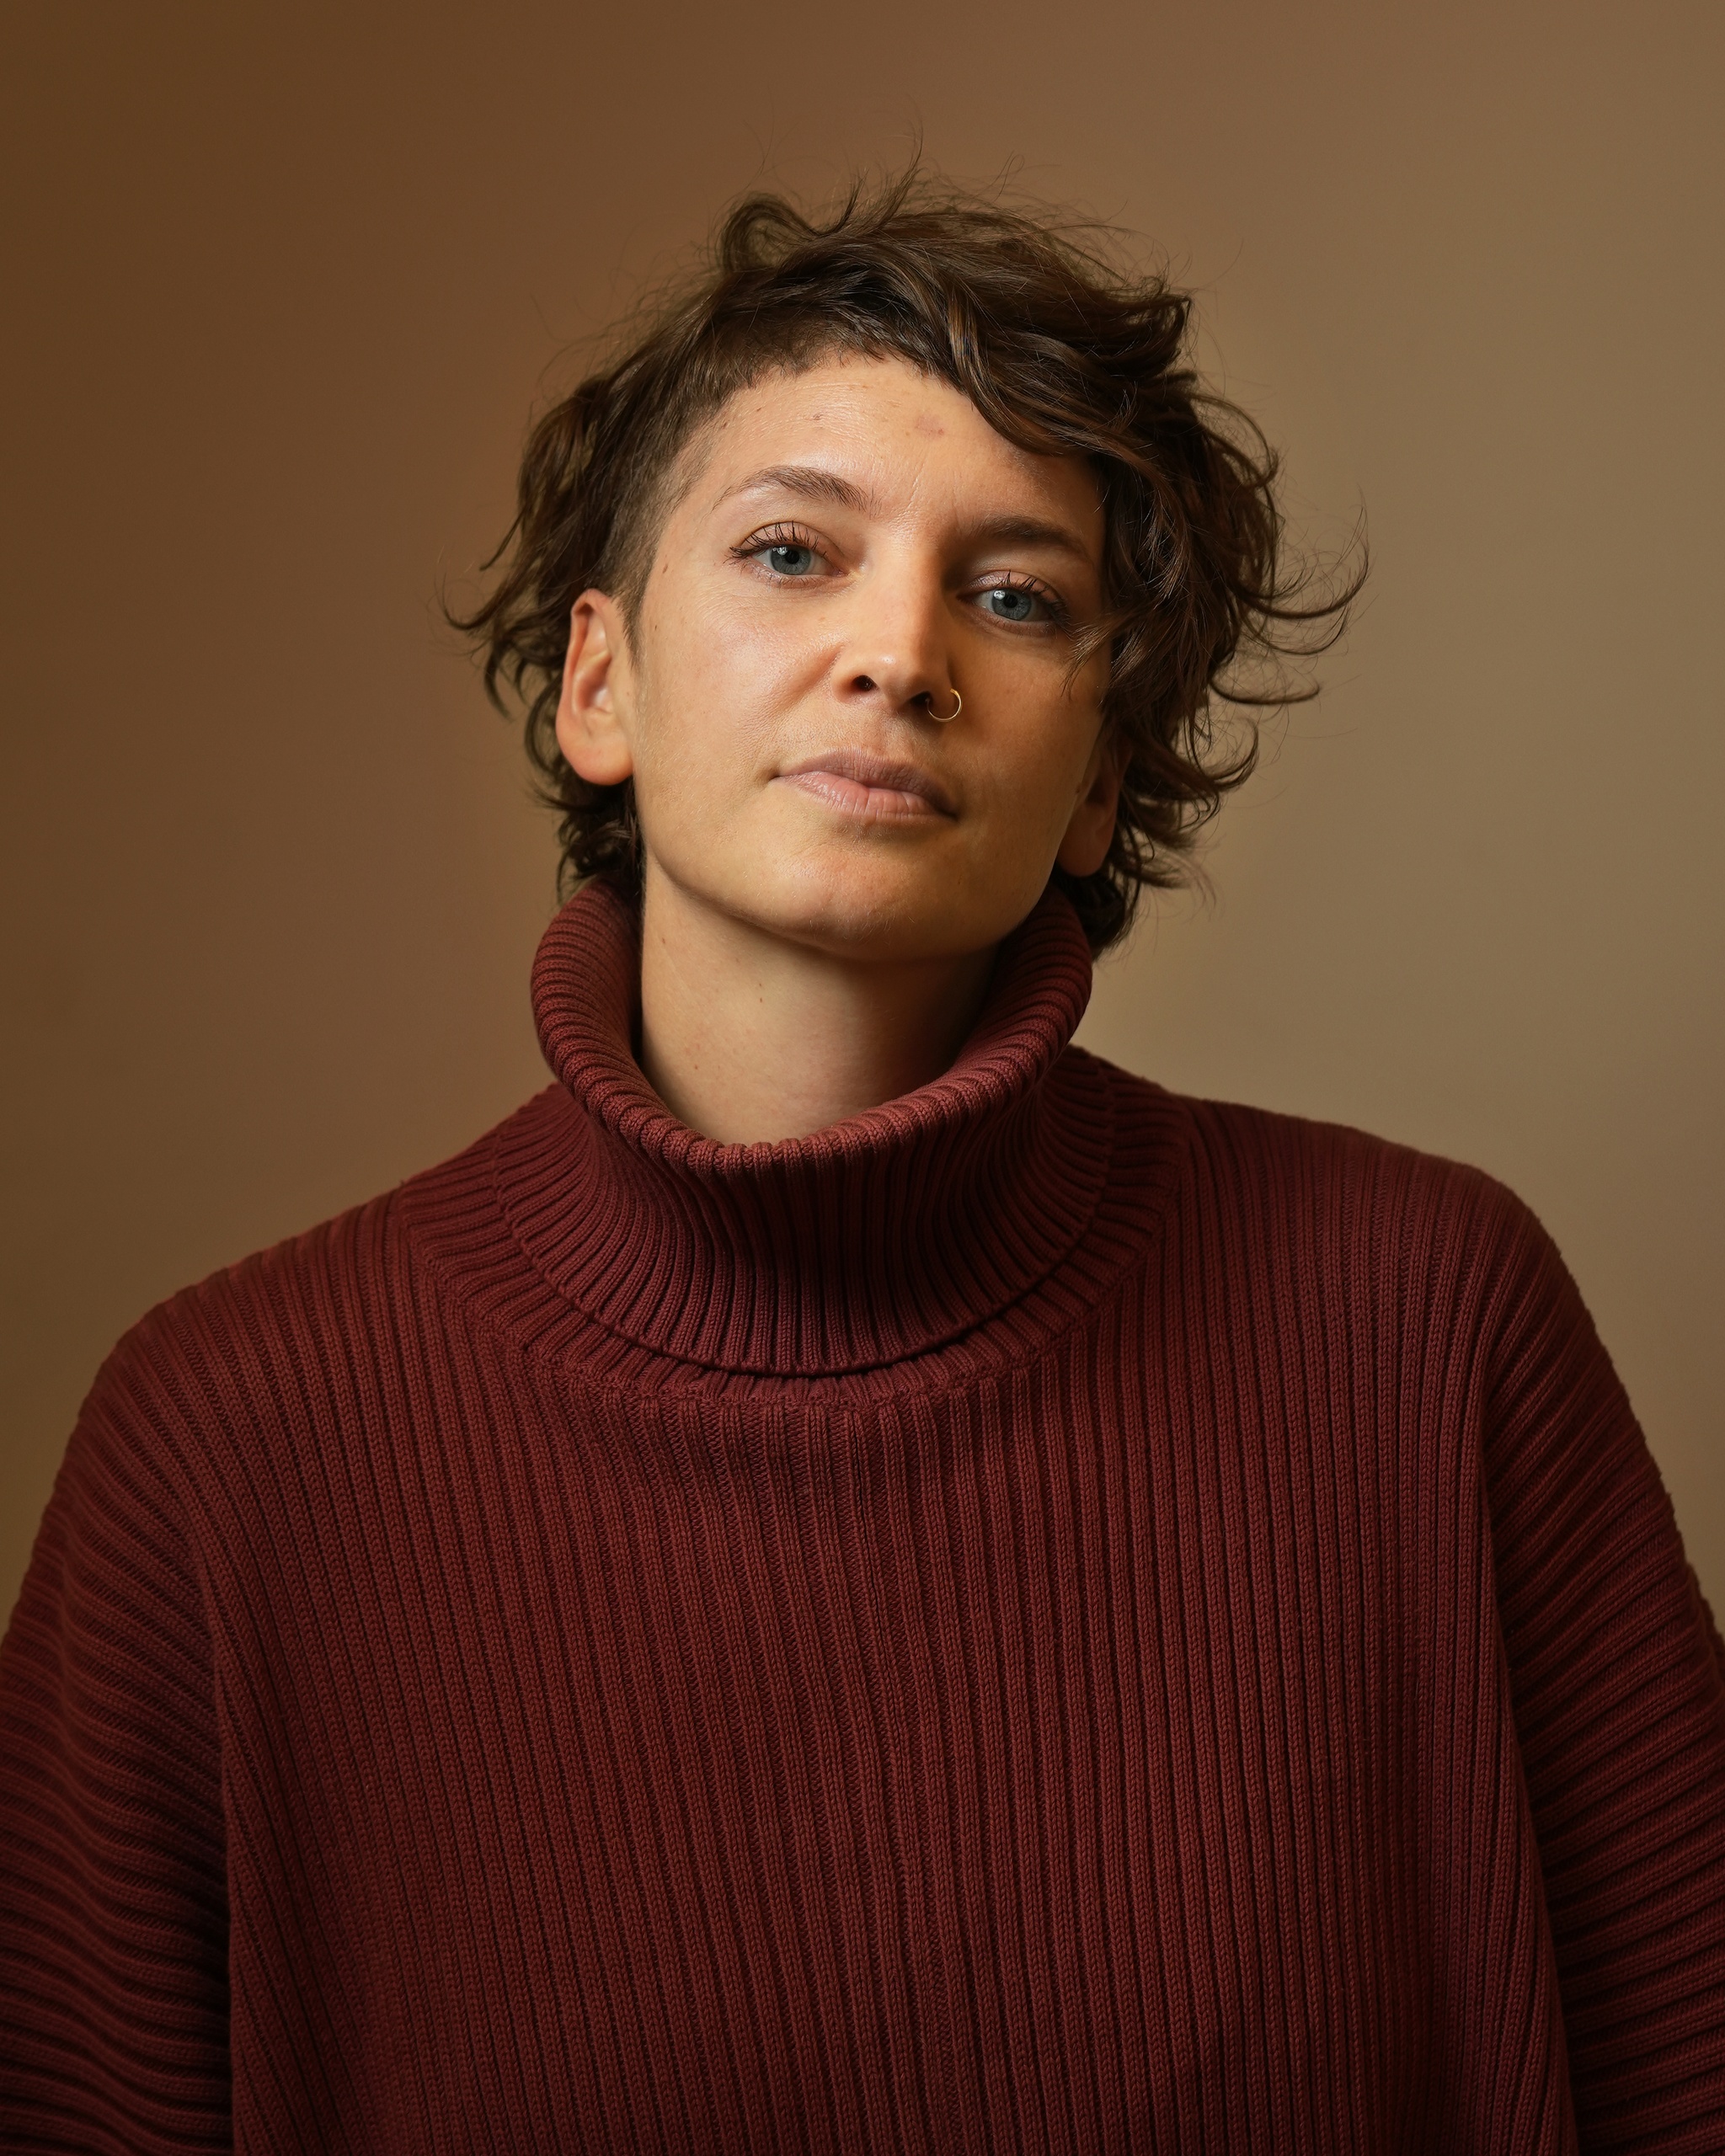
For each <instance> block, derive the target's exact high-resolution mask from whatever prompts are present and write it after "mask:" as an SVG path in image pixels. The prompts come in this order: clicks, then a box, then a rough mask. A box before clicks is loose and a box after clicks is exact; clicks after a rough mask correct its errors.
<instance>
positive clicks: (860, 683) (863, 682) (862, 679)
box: [852, 674, 874, 689]
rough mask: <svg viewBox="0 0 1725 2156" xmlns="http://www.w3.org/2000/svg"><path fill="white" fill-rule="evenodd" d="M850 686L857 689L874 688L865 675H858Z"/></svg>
mask: <svg viewBox="0 0 1725 2156" xmlns="http://www.w3.org/2000/svg"><path fill="white" fill-rule="evenodd" d="M852 686H853V687H856V688H858V689H872V688H873V686H874V684H873V681H871V680H869V678H868V675H866V674H859V675H857V679H856V680H855V682H854V683H853V684H852Z"/></svg>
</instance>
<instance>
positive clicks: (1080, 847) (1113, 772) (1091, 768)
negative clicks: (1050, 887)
mask: <svg viewBox="0 0 1725 2156" xmlns="http://www.w3.org/2000/svg"><path fill="white" fill-rule="evenodd" d="M1124 768H1125V762H1124V756H1123V755H1122V753H1121V747H1120V744H1119V740H1118V739H1117V738H1116V737H1115V736H1114V734H1110V733H1108V732H1107V731H1104V732H1103V733H1102V734H1098V735H1097V743H1096V746H1095V748H1094V749H1092V750H1091V752H1090V761H1089V762H1088V763H1087V765H1086V766H1085V767H1084V776H1083V778H1082V779H1081V781H1080V782H1079V792H1078V801H1077V805H1076V807H1075V808H1074V809H1073V811H1072V819H1071V822H1070V823H1069V824H1068V825H1067V826H1066V830H1065V836H1064V837H1063V838H1062V839H1061V841H1060V851H1058V852H1057V853H1056V854H1055V860H1056V861H1057V862H1059V864H1060V867H1062V868H1064V869H1065V872H1066V873H1067V874H1068V875H1069V876H1093V875H1095V873H1096V872H1097V869H1098V868H1100V867H1102V865H1103V862H1105V861H1106V860H1107V859H1108V848H1109V847H1110V846H1112V845H1113V844H1114V819H1115V818H1116V816H1117V815H1118V814H1119V808H1120V779H1121V776H1122V773H1123V772H1124Z"/></svg>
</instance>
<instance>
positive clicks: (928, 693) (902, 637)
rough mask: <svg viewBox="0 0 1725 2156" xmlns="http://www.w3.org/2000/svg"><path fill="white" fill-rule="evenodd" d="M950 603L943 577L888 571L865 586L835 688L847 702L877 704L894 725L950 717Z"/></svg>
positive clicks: (909, 566) (922, 570)
mask: <svg viewBox="0 0 1725 2156" xmlns="http://www.w3.org/2000/svg"><path fill="white" fill-rule="evenodd" d="M947 627H948V622H947V601H946V593H945V591H944V590H943V588H942V583H941V579H940V575H939V574H938V571H937V570H935V569H933V568H928V567H919V565H917V564H916V563H900V564H895V565H894V566H892V567H890V568H889V567H885V566H883V567H882V568H879V569H877V570H876V571H875V573H874V574H873V575H871V576H869V577H868V578H866V579H863V584H862V587H861V589H860V590H858V592H857V603H856V609H855V613H854V616H853V617H852V622H851V623H850V625H849V632H848V634H847V635H846V639H845V643H844V645H843V648H841V651H840V652H839V653H838V654H836V657H837V665H836V685H837V688H838V691H839V695H840V696H841V699H843V700H844V701H845V702H852V703H863V704H877V705H879V707H883V708H884V712H889V713H890V714H891V716H893V717H895V718H927V717H928V716H929V715H930V713H931V712H932V711H941V712H944V711H946V710H948V709H949V708H950V707H951V706H952V703H953V698H954V697H955V696H956V695H957V694H958V691H957V690H956V688H955V687H954V686H953V678H952V664H951V657H950V654H949V652H948V640H947Z"/></svg>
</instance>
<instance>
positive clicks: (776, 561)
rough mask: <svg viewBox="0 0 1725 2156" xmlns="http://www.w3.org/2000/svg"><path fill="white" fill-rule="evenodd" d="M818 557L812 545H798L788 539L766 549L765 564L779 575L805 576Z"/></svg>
mask: <svg viewBox="0 0 1725 2156" xmlns="http://www.w3.org/2000/svg"><path fill="white" fill-rule="evenodd" d="M819 560H820V556H819V555H818V554H817V553H816V552H815V551H814V548H813V547H798V546H797V545H795V544H794V543H793V542H791V541H789V540H786V541H784V542H782V544H779V545H777V546H772V547H768V548H767V549H766V561H767V566H768V568H771V569H772V570H773V571H774V573H775V574H777V575H779V576H807V575H808V574H809V571H810V570H811V569H812V568H814V564H815V563H816V562H817V561H819Z"/></svg>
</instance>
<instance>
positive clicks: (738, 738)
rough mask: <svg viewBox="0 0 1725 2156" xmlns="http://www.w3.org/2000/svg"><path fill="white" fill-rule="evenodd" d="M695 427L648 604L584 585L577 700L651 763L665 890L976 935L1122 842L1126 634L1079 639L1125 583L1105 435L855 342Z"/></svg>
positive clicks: (810, 930)
mask: <svg viewBox="0 0 1725 2156" xmlns="http://www.w3.org/2000/svg"><path fill="white" fill-rule="evenodd" d="M686 458H687V461H688V463H689V466H690V474H689V476H688V477H687V478H686V479H685V480H684V481H683V483H682V484H681V487H680V488H679V489H678V499H677V502H676V507H675V509H674V510H672V512H671V514H670V516H669V517H668V519H667V520H666V522H665V527H664V530H663V531H662V533H661V535H660V541H659V545H658V548H657V552H656V555H655V558H654V565H653V568H652V572H651V574H650V575H649V578H648V580H647V584H646V589H645V593H644V599H643V601H642V604H641V606H640V608H639V611H638V617H637V619H636V621H635V622H634V624H633V627H630V626H629V625H628V624H627V623H626V622H625V620H624V617H623V615H622V611H621V609H620V608H619V606H617V602H616V601H615V600H613V599H612V598H611V597H610V596H609V595H606V594H605V593H603V592H600V591H596V590H588V591H585V592H583V593H582V594H581V595H580V596H579V598H578V599H577V600H576V602H575V606H574V612H573V616H572V622H571V633H570V638H569V658H568V661H567V664H566V668H565V672H564V677H563V696H562V701H561V704H560V707H559V710H558V743H559V745H560V746H561V747H562V749H563V754H564V755H565V756H566V757H567V758H568V760H569V764H570V765H571V766H572V767H573V768H574V770H575V771H577V772H578V773H579V775H580V776H582V777H583V778H585V779H587V780H589V781H590V782H592V783H594V784H595V785H616V784H617V783H619V782H622V781H623V780H625V779H628V780H630V781H632V782H633V787H634V791H635V799H636V804H637V813H638V816H639V819H640V826H641V838H642V846H643V851H644V862H645V885H646V895H647V904H648V907H649V912H650V911H651V910H652V909H653V908H654V905H655V904H656V903H658V900H659V893H660V885H661V882H662V883H663V886H664V893H665V902H666V903H667V904H675V905H679V906H682V905H698V906H701V907H703V908H707V909H710V910H716V911H718V912H722V913H724V914H728V915H732V916H734V918H736V919H738V920H740V921H747V922H749V923H750V924H752V925H753V926H756V927H757V928H759V929H761V930H763V931H770V932H772V933H773V934H776V935H780V936H783V937H788V938H791V939H793V940H794V941H797V942H803V943H805V944H809V945H810V946H813V947H818V948H821V949H825V950H827V951H830V952H832V953H835V954H838V953H843V954H846V955H847V956H850V957H852V958H866V959H873V960H892V959H908V960H927V959H932V958H964V957H968V956H969V955H971V954H974V953H977V952H979V951H982V950H984V949H986V948H989V947H992V946H993V945H994V944H995V943H996V942H999V940H1000V938H1001V937H1002V936H1003V935H1004V934H1006V933H1007V931H1008V930H1009V929H1010V928H1012V926H1015V925H1016V924H1017V922H1018V921H1021V920H1023V917H1024V915H1025V914H1026V913H1027V912H1028V910H1029V909H1030V908H1031V906H1032V905H1034V903H1035V901H1036V899H1037V897H1038V895H1039V894H1040V892H1041V891H1042V889H1043V888H1044V885H1045V883H1047V881H1048V877H1049V871H1050V869H1051V868H1052V867H1054V866H1055V862H1059V863H1060V866H1061V867H1063V868H1065V869H1066V870H1067V871H1068V872H1069V873H1072V874H1074V875H1078V876H1083V875H1087V874H1090V873H1093V872H1094V870H1095V869H1097V867H1100V865H1101V863H1102V862H1103V858H1104V857H1105V856H1106V854H1107V851H1108V844H1109V841H1110V839H1111V837H1112V835H1113V826H1114V806H1115V801H1116V798H1117V795H1118V772H1117V770H1116V768H1115V766H1114V761H1113V759H1112V757H1111V755H1110V753H1109V751H1110V744H1109V743H1108V740H1107V739H1105V735H1104V729H1103V716H1102V697H1103V690H1104V687H1105V685H1106V679H1107V660H1106V654H1098V653H1095V652H1092V653H1091V654H1089V656H1088V657H1082V656H1081V655H1080V654H1079V652H1078V647H1077V643H1076V638H1077V632H1079V631H1080V630H1081V629H1082V628H1083V627H1087V626H1088V625H1090V624H1091V623H1092V622H1094V620H1095V619H1096V617H1097V614H1098V612H1099V611H1100V608H1101V590H1100V570H1099V563H1098V557H1099V554H1100V550H1101V545H1102V538H1103V529H1102V526H1103V520H1102V513H1101V508H1100V504H1099V502H1098V499H1097V485H1096V480H1095V477H1094V475H1093V473H1092V472H1091V471H1090V470H1088V469H1087V467H1086V466H1085V465H1084V464H1083V463H1082V462H1080V461H1079V460H1077V459H1076V458H1054V457H1049V456H1032V455H1030V454H1028V453H1027V452H1025V451H1022V450H1019V449H1017V448H1016V447H1014V446H1013V445H1012V444H1011V443H1009V442H1007V441H1006V440H1004V439H1003V438H1002V437H1001V435H999V434H997V433H996V431H995V430H994V429H993V428H992V427H991V426H990V425H989V424H988V423H987V421H986V420H985V419H983V418H982V417H981V415H980V414H979V413H978V412H977V411H976V409H975V406H974V405H972V404H971V403H969V400H968V399H967V398H964V397H963V396H961V395H960V394H959V392H957V391H956V390H954V389H953V388H952V387H949V386H948V384H946V383H944V382H938V381H936V380H933V379H931V378H930V377H929V376H926V375H923V374H921V373H919V372H918V371H916V370H915V369H913V368H912V367H911V366H909V365H908V364H907V363H906V362H905V361H902V360H865V359H856V358H851V359H845V360H836V361H830V362H826V363H824V364H820V365H817V366H814V367H811V368H809V370H807V371H803V372H799V373H797V374H793V375H783V374H775V375H773V376H769V377H768V378H767V379H766V380H765V381H764V382H761V383H758V384H756V385H755V386H753V387H750V389H748V390H745V391H744V392H740V394H739V395H738V396H737V398H735V399H734V402H733V403H732V404H731V405H730V406H729V407H728V408H726V409H725V411H724V413H723V414H721V415H720V416H719V417H718V419H715V420H714V421H713V422H712V423H711V425H710V427H709V429H708V430H707V432H706V433H704V434H703V435H702V436H700V437H699V438H697V440H695V441H694V442H692V444H691V445H690V446H689V449H688V450H687V451H686ZM959 707H962V708H963V711H964V723H963V724H962V725H958V724H954V723H952V722H953V721H954V720H955V719H956V718H957V717H958V713H959Z"/></svg>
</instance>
